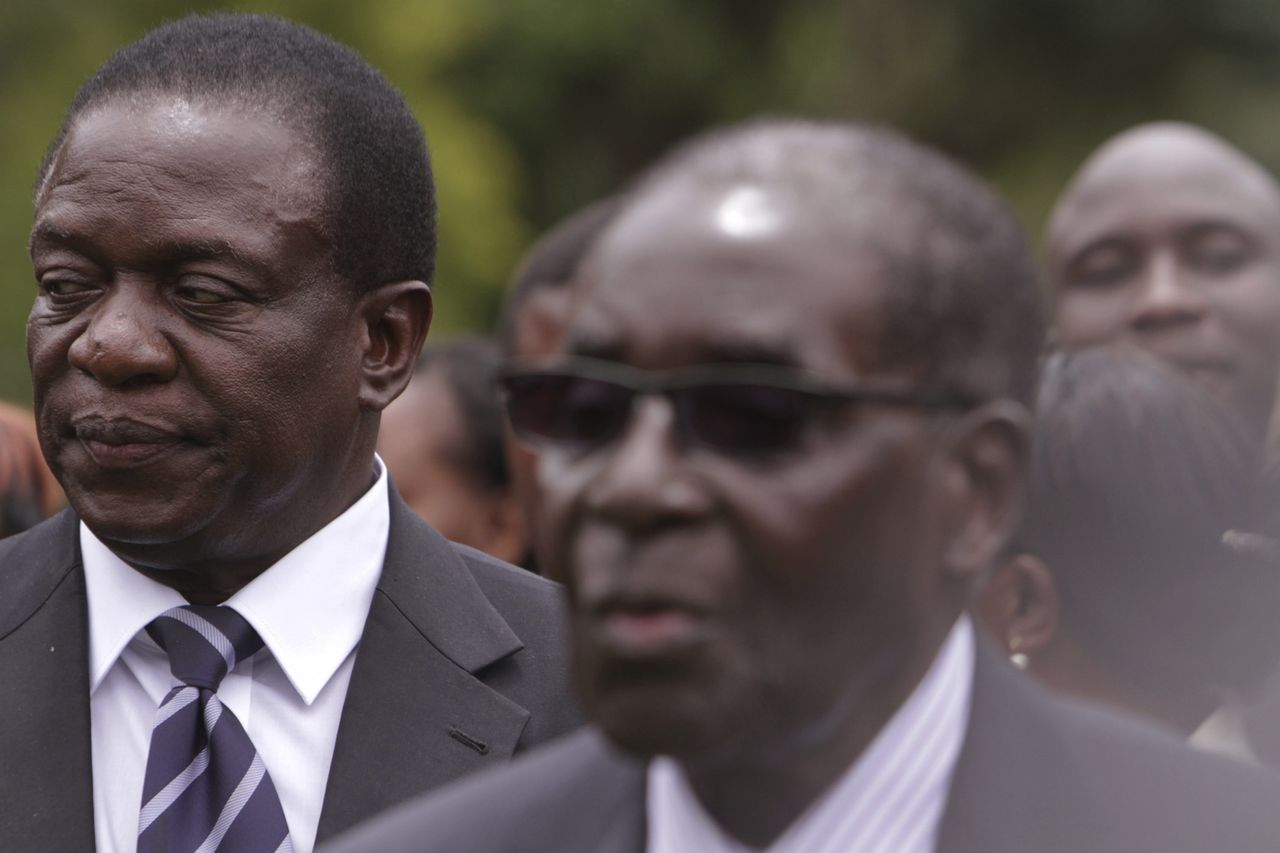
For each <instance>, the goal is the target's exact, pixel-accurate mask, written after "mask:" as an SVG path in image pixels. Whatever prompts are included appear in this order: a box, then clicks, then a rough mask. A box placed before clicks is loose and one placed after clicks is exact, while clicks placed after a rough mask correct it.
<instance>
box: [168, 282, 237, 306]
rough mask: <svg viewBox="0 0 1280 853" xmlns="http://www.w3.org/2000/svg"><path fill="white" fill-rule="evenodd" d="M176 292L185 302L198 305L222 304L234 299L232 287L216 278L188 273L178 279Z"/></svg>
mask: <svg viewBox="0 0 1280 853" xmlns="http://www.w3.org/2000/svg"><path fill="white" fill-rule="evenodd" d="M174 293H176V294H177V295H178V297H179V298H180V299H182V300H183V301H185V302H191V303H195V304H197V305H220V304H221V303H223V302H230V301H231V300H232V299H234V298H235V297H234V295H233V293H232V292H231V288H230V287H228V286H227V285H225V284H222V283H221V282H219V281H218V280H216V279H212V278H208V277H206V276H197V275H188V276H183V277H182V278H181V279H179V281H178V286H177V287H176V288H175V289H174Z"/></svg>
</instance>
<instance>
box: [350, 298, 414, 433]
mask: <svg viewBox="0 0 1280 853" xmlns="http://www.w3.org/2000/svg"><path fill="white" fill-rule="evenodd" d="M356 311H357V312H358V314H359V316H360V318H361V320H362V322H363V331H364V339H363V353H362V361H361V374H362V376H361V383H360V397H359V400H360V405H361V407H363V408H365V409H369V410H371V411H374V412H380V411H382V410H383V409H384V408H386V407H387V404H388V403H390V402H391V401H392V400H394V399H395V398H396V397H398V396H400V392H401V391H403V390H404V388H405V386H406V385H408V384H409V379H410V377H412V376H413V365H414V362H416V361H417V360H418V353H419V352H421V351H422V343H423V341H425V340H426V339H427V329H428V328H429V327H430V326H431V311H432V302H431V288H430V287H428V286H427V285H426V284H425V283H423V282H421V281H396V282H391V283H390V284H382V285H378V286H377V287H375V288H373V289H372V290H370V291H369V292H368V293H366V294H364V296H362V297H361V298H360V300H359V301H358V302H357V303H356Z"/></svg>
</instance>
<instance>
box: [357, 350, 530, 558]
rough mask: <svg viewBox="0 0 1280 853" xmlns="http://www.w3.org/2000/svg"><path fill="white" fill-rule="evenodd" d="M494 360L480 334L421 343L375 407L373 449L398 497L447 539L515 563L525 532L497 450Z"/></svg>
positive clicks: (501, 418) (500, 422) (499, 425)
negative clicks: (398, 384) (377, 422)
mask: <svg viewBox="0 0 1280 853" xmlns="http://www.w3.org/2000/svg"><path fill="white" fill-rule="evenodd" d="M500 364H501V360H500V356H499V355H498V349H497V347H496V346H495V345H494V344H493V343H492V342H490V341H487V340H484V339H481V338H463V339H460V340H454V341H450V342H448V343H446V344H440V345H432V344H427V346H426V347H425V348H424V349H423V351H422V356H421V357H420V358H419V359H418V363H417V366H416V367H415V368H414V373H413V380H412V381H411V382H410V383H409V387H408V388H406V389H405V392H404V393H403V394H401V395H400V396H399V397H397V398H396V400H395V401H394V402H393V403H392V404H391V405H390V406H387V409H386V411H385V412H383V414H382V427H381V429H380V430H379V431H378V454H379V455H380V456H381V457H382V461H383V462H385V463H386V465H387V471H388V473H390V475H391V478H392V479H393V480H394V481H395V484H396V488H397V489H398V490H399V491H400V496H401V497H403V498H404V501H405V503H407V504H408V505H409V508H410V509H412V510H413V511H414V512H416V513H417V514H418V515H419V517H421V518H422V520H423V521H425V522H427V523H428V524H430V525H431V526H432V527H434V528H435V529H436V530H438V531H439V532H440V533H441V534H442V535H443V536H444V537H445V538H446V539H452V540H453V541H454V542H457V543H459V544H462V545H470V546H471V547H473V548H479V549H480V550H481V551H484V552H485V553H486V554H490V555H492V556H494V557H497V558H498V559H500V560H506V561H507V562H510V563H519V562H520V561H521V560H523V559H524V557H525V555H526V553H527V552H528V532H527V530H526V529H525V520H524V515H523V514H522V513H521V512H520V510H519V508H518V507H517V505H516V501H515V496H514V494H513V492H512V486H511V477H510V475H509V473H508V468H507V461H506V457H505V454H504V450H503V431H504V428H505V427H504V422H505V419H506V418H505V415H503V413H502V408H501V406H500V405H499V403H498V391H497V388H498V386H497V382H498V368H499V366H500Z"/></svg>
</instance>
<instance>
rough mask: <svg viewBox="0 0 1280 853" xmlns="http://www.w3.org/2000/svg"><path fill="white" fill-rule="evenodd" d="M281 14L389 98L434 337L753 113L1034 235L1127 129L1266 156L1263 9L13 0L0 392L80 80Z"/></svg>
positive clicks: (1270, 21) (0, 174) (1270, 96)
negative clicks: (434, 247)
mask: <svg viewBox="0 0 1280 853" xmlns="http://www.w3.org/2000/svg"><path fill="white" fill-rule="evenodd" d="M215 8H239V9H247V10H253V11H264V12H270V13H274V14H280V15H284V16H286V17H290V18H293V19H295V20H298V21H301V22H304V23H307V24H309V25H311V26H314V27H316V28H318V29H321V30H323V31H325V32H327V33H330V34H331V35H333V36H335V37H337V38H339V39H341V40H342V41H345V42H347V43H349V44H351V45H352V46H353V47H355V48H356V49H357V50H359V51H361V52H362V53H363V54H364V55H365V56H366V57H368V58H369V60H370V61H371V62H373V64H374V65H376V66H378V67H379V68H381V69H382V70H383V71H384V72H385V73H386V74H387V76H388V77H389V78H390V79H391V80H392V81H393V82H394V83H395V84H396V85H397V86H399V87H400V89H401V90H402V91H403V92H404V93H405V96H406V98H407V99H408V101H409V103H410V105H411V106H412V107H413V109H414V111H415V112H416V113H417V115H418V116H419V117H420V118H421V120H422V123H423V125H424V127H425V128H426V130H427V136H428V140H429V143H430V145H431V148H432V153H433V159H434V164H435V169H436V176H437V181H438V183H439V194H440V209H441V221H440V228H441V235H440V245H441V249H440V253H441V254H440V264H439V273H438V277H437V281H436V283H435V290H436V300H437V317H436V326H435V329H434V330H433V334H435V335H447V334H451V333H454V332H459V331H464V330H473V329H485V328H488V326H489V324H490V323H491V322H492V319H493V317H494V315H495V312H496V309H497V305H498V302H499V300H500V298H501V292H502V288H503V286H504V284H505V282H506V280H507V278H508V277H509V275H510V272H511V270H512V268H513V267H514V265H515V264H516V262H517V261H518V259H519V256H520V253H521V252H522V251H523V250H524V249H525V248H526V247H527V246H528V244H529V242H530V240H532V239H533V238H534V237H535V236H536V235H537V233H538V232H539V231H541V230H543V229H545V228H546V227H547V226H549V225H551V224H552V223H554V222H555V221H556V220H557V219H559V218H560V217H562V216H564V215H566V214H568V213H570V212H572V211H573V210H574V209H576V208H577V207H579V206H581V205H582V204H584V203H586V202H588V201H590V200H593V199H595V198H598V197H600V196H602V195H605V194H608V193H610V192H612V191H614V190H616V189H617V188H619V187H620V186H621V185H622V184H623V183H624V182H625V181H626V179H627V177H628V176H630V175H631V174H633V173H634V172H635V171H636V170H638V169H640V168H641V167H642V166H643V165H644V164H645V163H646V162H648V161H649V160H651V159H652V158H653V157H654V156H656V155H657V154H658V153H660V152H661V151H662V150H663V149H665V148H666V147H667V146H669V145H670V144H672V143H673V142H674V141H676V140H678V139H680V138H682V137H684V136H687V135H689V134H690V133H693V132H696V131H698V130H700V129H703V128H705V127H707V126H709V125H712V124H716V123H721V122H725V121H732V120H736V119H741V118H745V117H747V116H751V115H756V114H760V113H772V114H791V113H803V114H809V115H816V116H834V117H852V118H862V119H869V120H873V121H878V122H884V123H889V124H894V125H897V126H899V127H902V128H903V129H905V130H907V131H908V132H910V133H911V134H913V135H914V136H916V137H918V138H920V139H922V140H924V141H927V142H931V143H933V144H935V145H938V146H940V147H942V148H943V149H944V150H946V151H949V152H950V153H952V154H953V155H955V156H956V157H958V158H960V159H961V160H963V161H965V162H967V163H969V164H971V165H972V166H974V167H975V168H976V169H977V170H978V171H979V172H981V173H982V174H984V175H985V176H987V177H988V178H989V179H990V180H992V181H993V182H994V183H995V184H996V186H997V187H999V188H1000V189H1001V190H1002V191H1003V192H1004V193H1005V195H1006V196H1008V197H1009V198H1010V199H1011V201H1012V202H1013V204H1014V207H1015V209H1017V210H1018V212H1019V213H1020V214H1021V215H1022V217H1023V218H1024V221H1025V222H1026V224H1027V226H1028V228H1029V229H1031V230H1032V232H1033V233H1034V232H1035V231H1036V230H1038V228H1039V227H1040V224H1041V222H1042V220H1043V217H1044V215H1045V213H1046V212H1047V210H1048V207H1049V205H1050V204H1051V203H1052V200H1053V198H1054V196H1055V194H1056V193H1057V192H1058V190H1059V189H1060V188H1061V186H1062V185H1063V183H1064V182H1065V181H1066V179H1067V178H1068V177H1069V176H1070V173H1071V172H1072V170H1073V169H1074V168H1075V166H1076V165H1078V163H1079V162H1080V161H1081V160H1082V159H1083V157H1084V156H1085V155H1086V154H1087V153H1088V152H1089V151H1090V150H1091V149H1092V148H1093V147H1094V146H1096V145H1097V144H1098V143H1099V142H1101V141H1102V140H1103V139H1104V138H1106V137H1107V136H1109V135H1111V134H1112V133H1115V132H1116V131H1118V130H1121V129H1123V128H1124V127H1127V126H1129V125H1132V124H1135V123H1138V122H1142V121H1150V120H1154V119H1164V118H1178V119H1185V120H1189V121H1194V122H1197V123H1200V124H1204V125H1206V126H1208V127H1210V128H1212V129H1214V130H1217V131H1218V132H1220V133H1222V134H1223V135H1225V136H1226V137H1227V138H1229V139H1231V140H1233V141H1234V142H1236V143H1237V144H1239V145H1240V146H1241V147H1242V148H1244V149H1245V150H1246V151H1248V152H1250V153H1251V154H1253V155H1254V156H1256V157H1258V158H1259V159H1260V160H1262V161H1263V162H1264V163H1266V164H1268V165H1269V166H1272V167H1273V168H1274V167H1275V166H1277V165H1280V132H1278V131H1280V94H1278V92H1280V85H1278V84H1280V14H1278V13H1280V0H1163V2H1159V3H1157V2H1150V0H788V2H786V3H783V2H760V0H365V2H362V3H351V2H339V0H263V2H256V3H243V4H234V5H228V4H223V3H212V2H210V3H191V2H187V3H179V2H166V0H113V2H112V3H110V4H106V3H102V2H93V0H43V2H36V0H7V1H6V3H5V4H3V5H0V111H2V112H0V115H3V117H4V119H3V122H4V124H3V127H4V131H5V132H4V133H3V134H0V273H2V274H3V280H2V284H0V397H5V398H9V399H15V400H20V401H21V400H26V399H27V398H28V396H29V391H28V376H27V368H26V360H25V357H24V356H23V344H22V337H23V322H24V318H25V316H26V312H27V308H28V306H29V304H30V300H31V297H32V293H33V284H32V280H31V273H30V267H29V264H28V261H27V258H26V248H25V242H26V234H27V229H28V227H29V225H30V218H31V183H32V180H33V179H34V174H35V171H36V168H37V166H38V164H39V162H40V158H41V156H42V155H43V152H44V148H45V146H46V145H47V144H48V141H49V140H50V139H51V138H52V137H53V135H54V134H55V133H56V131H57V128H58V125H59V122H60V121H61V116H62V112H63V110H64V109H65V108H66V106H67V104H68V103H69V102H70V100H71V97H72V96H73V94H74V92H75V90H76V88H77V87H78V86H79V84H80V83H81V82H82V81H83V80H84V79H85V78H86V77H87V76H88V75H89V74H90V73H91V72H92V71H93V69H94V68H95V67H96V66H97V65H99V64H100V63H101V62H102V61H103V60H104V59H106V57H107V56H108V55H109V54H110V52H111V51H112V50H113V49H115V48H116V47H118V46H120V45H122V44H125V43H127V42H128V41H130V40H132V39H134V38H137V37H138V36H140V35H141V34H142V33H144V32H146V31H147V30H148V29H150V28H151V27H153V26H155V25H156V24H158V23H160V22H162V21H164V20H168V19H172V18H175V17H179V16H181V15H183V14H186V13H188V12H193V11H209V10H212V9H215Z"/></svg>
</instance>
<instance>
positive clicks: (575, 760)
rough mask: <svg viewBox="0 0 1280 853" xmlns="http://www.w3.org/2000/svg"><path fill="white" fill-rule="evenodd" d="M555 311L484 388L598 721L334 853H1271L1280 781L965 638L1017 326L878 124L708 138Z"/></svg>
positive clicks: (1002, 461) (1016, 441)
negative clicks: (562, 334)
mask: <svg viewBox="0 0 1280 853" xmlns="http://www.w3.org/2000/svg"><path fill="white" fill-rule="evenodd" d="M578 286H579V290H578V291H577V301H576V304H575V305H574V307H573V310H572V313H571V318H572V319H571V323H570V329H569V332H568V336H567V344H566V350H567V352H568V355H566V356H565V357H563V358H560V359H557V360H554V361H551V362H549V363H547V364H546V365H544V366H541V367H537V366H534V367H529V368H526V369H523V370H521V371H519V372H515V373H513V374H511V375H510V376H509V377H508V378H507V380H506V391H507V402H508V412H509V415H510V418H511V421H512V426H513V428H514V429H515V430H516V431H517V433H518V434H521V435H523V436H525V437H526V438H527V439H528V440H532V441H537V442H540V444H541V445H542V456H541V459H540V469H539V473H540V475H541V479H542V482H543V485H544V487H545V489H546V500H547V519H548V524H549V529H548V538H549V542H550V547H549V553H550V555H551V557H552V559H553V560H554V562H555V564H556V566H557V567H558V569H559V573H560V576H562V577H564V578H566V583H567V585H568V588H569V591H570V599H571V602H572V605H571V606H572V620H573V628H574V632H573V633H574V671H575V680H576V685H577V688H578V691H579V693H580V696H581V698H582V700H583V701H584V703H585V706H586V710H587V712H588V716H589V717H590V718H591V719H592V720H593V721H594V723H595V726H594V727H592V728H591V729H589V730H586V731H585V732H583V733H580V734H577V735H574V736H571V737H569V738H566V739H565V740H562V741H560V742H559V743H558V744H554V745H551V746H549V747H547V748H545V749H542V750H539V751H538V752H537V753H536V754H535V755H531V756H529V757H528V758H527V759H525V760H524V761H521V762H518V763H517V764H515V765H514V766H512V767H509V768H504V769H501V770H499V771H496V772H494V773H492V774H483V775H481V776H477V777H474V778H473V779H471V780H467V781H465V782H463V783H461V784H460V785H459V786H457V787H456V788H451V789H449V790H448V791H446V792H441V793H440V795H439V797H438V799H434V800H433V799H430V798H428V799H427V800H426V801H425V802H423V803H414V804H410V805H408V806H405V807H403V808H401V809H399V810H397V811H395V812H393V813H392V814H391V815H389V816H387V817H385V818H381V819H378V820H375V821H374V822H372V823H371V824H370V825H369V826H367V827H365V828H363V829H360V830H357V831H355V832H353V833H352V834H351V835H350V836H349V838H347V839H345V840H341V841H339V842H337V843H335V845H334V846H333V847H331V848H328V849H330V850H332V851H334V853H339V851H341V853H347V851H357V850H360V851H364V850H377V851H384V852H385V853H395V851H423V850H425V851H455V850H466V851H469V853H488V851H547V853H551V851H555V852H556V853H574V852H575V851H581V853H586V851H593V853H610V851H634V853H639V851H648V853H668V852H669V851H679V850H698V851H700V853H722V851H731V850H732V851H740V850H742V849H744V847H746V848H750V849H768V850H771V851H779V853H782V852H783V851H785V853H792V851H814V850H821V851H827V850H831V851H837V850H838V851H858V850H871V849H875V850H894V851H898V853H911V851H933V850H939V851H948V853H950V852H951V851H975V853H976V851H984V853H999V851H1018V853H1025V851H1036V853H1046V851H1048V852H1049V853H1052V851H1115V853H1119V851H1125V853H1133V851H1204V850H1233V851H1239V850H1273V849H1275V845H1276V843H1277V839H1278V838H1280V818H1278V817H1277V816H1276V809H1275V807H1274V805H1275V803H1276V802H1277V796H1280V786H1278V785H1277V783H1276V782H1275V781H1273V780H1271V779H1270V778H1269V777H1264V776H1261V775H1253V773H1254V772H1253V771H1251V770H1249V769H1248V768H1236V767H1234V766H1232V765H1230V764H1227V763H1225V762H1221V761H1220V760H1219V759H1216V758H1212V757H1200V756H1193V755H1192V754H1190V753H1189V752H1187V751H1186V750H1185V749H1184V748H1183V747H1182V746H1181V745H1180V744H1178V743H1176V742H1172V741H1169V740H1165V739H1162V738H1161V736H1159V735H1157V734H1154V733H1151V732H1148V731H1147V730H1145V729H1141V728H1138V727H1136V726H1133V725H1131V724H1128V723H1125V722H1121V721H1118V720H1115V719H1112V718H1110V717H1107V716H1105V715H1104V714H1103V713H1101V712H1097V711H1093V710H1087V709H1083V708H1078V707H1073V706H1067V705H1064V704H1061V703H1060V701H1059V700H1056V699H1052V698H1050V697H1048V696H1047V695H1045V694H1044V693H1043V692H1041V691H1040V690H1039V689H1038V688H1037V687H1035V686H1033V685H1032V684H1031V683H1029V682H1028V681H1027V680H1026V679H1025V677H1023V676H1020V675H1019V674H1018V673H1017V672H1016V671H1014V670H1012V669H1011V668H1010V667H1009V665H1008V664H1007V662H1005V661H1003V660H1002V659H1001V658H1000V656H998V655H997V654H995V653H994V652H993V651H992V650H991V649H989V648H988V647H987V646H985V645H983V644H982V642H981V641H980V640H979V639H978V638H976V637H975V635H974V630H973V627H972V625H971V624H970V620H969V618H968V617H967V616H965V615H964V611H965V606H966V602H967V599H968V596H969V592H970V590H971V588H972V584H973V582H974V581H975V579H976V578H977V577H979V576H980V575H981V574H982V573H983V572H984V571H985V570H986V568H987V566H988V565H989V564H990V562H991V561H992V559H993V558H994V557H995V556H996V555H997V554H998V553H999V552H1000V550H1001V549H1002V547H1003V545H1004V542H1005V540H1006V537H1007V534H1008V531H1009V528H1010V525H1011V524H1012V522H1013V520H1014V518H1015V516H1016V514H1017V509H1018V505H1019V501H1020V483H1021V479H1022V476H1023V467H1024V458H1025V452H1026V442H1027V417H1026V408H1025V407H1026V405H1027V403H1028V401H1029V399H1030V398H1031V395H1032V392H1033V388H1034V385H1035V373H1036V369H1035V364H1036V359H1037V354H1038V352H1039V349H1040V346H1041V339H1042V335H1043V323H1042V318H1041V304H1040V299H1039V296H1038V291H1037V287H1036V277H1035V274H1034V269H1033V265H1032V262H1031V260H1030V258H1029V256H1028V251H1027V249H1026V246H1025V242H1024V240H1023V237H1022V235H1021V233H1020V231H1019V229H1018V227H1017V226H1016V224H1015V222H1014V220H1013V218H1012V216H1011V215H1010V214H1009V212H1008V211H1007V210H1006V209H1005V207H1004V205H1003V204H1002V203H1000V202H999V201H998V200H997V199H996V198H995V197H994V195H992V194H991V193H990V192H989V191H988V190H987V189H986V188H984V187H983V186H982V185H981V184H980V183H979V182H978V181H976V180H975V179H973V178H972V177H970V176H969V175H968V174H966V173H965V172H963V171H962V170H961V169H959V168H958V167H956V166H955V165H953V164H951V163H950V162H948V161H946V160H945V159H943V158H942V157H940V156H939V155H937V154H935V153H933V152H931V151H929V150H927V149H924V148H922V147H920V146H917V145H915V144H913V143H911V142H909V141H907V140H905V139H903V138H901V137H898V136H896V135H894V134H892V133H888V132H885V131H879V130H872V129H867V128H862V127H858V126H850V125H839V124H809V123H762V124H756V125H749V126H747V127H743V128H737V129H731V130H728V131H723V132H720V133H717V134H713V135H712V136H710V137H708V138H704V139H702V140H699V141H696V142H694V143H693V144H691V145H688V146H686V147H684V148H682V149H680V150H679V151H677V152H676V153H675V154H673V155H671V157H669V158H668V159H667V160H665V161H663V162H662V163H660V164H659V165H658V166H657V167H656V168H655V169H654V170H653V171H651V172H650V173H649V174H648V176H647V177H646V178H644V179H643V180H642V181H641V182H640V183H639V184H638V185H637V187H636V188H635V189H634V190H633V191H632V193H631V194H630V195H629V196H628V197H627V198H626V199H625V201H624V203H623V206H622V208H621V210H620V212H619V213H618V215H617V218H616V219H615V220H614V222H613V224H612V225H611V226H610V227H609V228H608V229H607V230H606V231H605V233H604V234H603V235H602V236H601V238H600V239H599V241H598V242H597V243H596V244H595V246H594V247H593V248H592V250H591V252H590V253H589V255H588V257H587V258H586V259H585V260H584V262H583V266H582V268H581V270H580V272H579V280H578Z"/></svg>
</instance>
